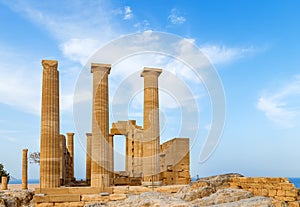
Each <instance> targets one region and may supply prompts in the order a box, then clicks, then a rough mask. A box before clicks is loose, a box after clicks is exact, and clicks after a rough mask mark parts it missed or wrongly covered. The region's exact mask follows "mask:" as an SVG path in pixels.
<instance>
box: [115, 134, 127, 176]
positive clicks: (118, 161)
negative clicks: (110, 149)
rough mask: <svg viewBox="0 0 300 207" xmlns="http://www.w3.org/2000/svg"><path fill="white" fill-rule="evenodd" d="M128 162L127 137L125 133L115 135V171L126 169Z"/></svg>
mask: <svg viewBox="0 0 300 207" xmlns="http://www.w3.org/2000/svg"><path fill="white" fill-rule="evenodd" d="M125 162H126V137H125V136H123V135H115V136H114V171H115V172H116V171H119V172H120V171H125V170H126V167H125Z"/></svg>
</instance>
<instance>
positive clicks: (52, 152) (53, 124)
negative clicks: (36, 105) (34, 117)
mask: <svg viewBox="0 0 300 207" xmlns="http://www.w3.org/2000/svg"><path fill="white" fill-rule="evenodd" d="M42 65H43V68H44V69H43V83H42V84H43V86H42V114H41V146H40V148H41V149H40V151H41V152H40V154H41V155H40V186H41V188H57V187H59V186H60V179H59V177H60V171H59V168H60V160H59V74H58V70H57V65H58V63H57V61H54V60H43V61H42Z"/></svg>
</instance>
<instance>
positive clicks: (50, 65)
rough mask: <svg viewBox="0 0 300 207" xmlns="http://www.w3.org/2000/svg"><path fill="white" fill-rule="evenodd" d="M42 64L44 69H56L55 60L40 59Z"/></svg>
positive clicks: (56, 63)
mask: <svg viewBox="0 0 300 207" xmlns="http://www.w3.org/2000/svg"><path fill="white" fill-rule="evenodd" d="M42 65H43V68H44V69H45V70H57V66H58V61H57V60H42Z"/></svg>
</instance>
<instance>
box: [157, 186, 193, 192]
mask: <svg viewBox="0 0 300 207" xmlns="http://www.w3.org/2000/svg"><path fill="white" fill-rule="evenodd" d="M185 186H187V185H169V186H161V187H158V188H156V189H155V191H157V192H160V193H177V192H178V191H179V190H180V189H182V188H183V187H185Z"/></svg>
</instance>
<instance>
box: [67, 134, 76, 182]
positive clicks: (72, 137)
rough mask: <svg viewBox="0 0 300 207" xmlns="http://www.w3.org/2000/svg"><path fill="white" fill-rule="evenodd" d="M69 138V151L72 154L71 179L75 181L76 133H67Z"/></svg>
mask: <svg viewBox="0 0 300 207" xmlns="http://www.w3.org/2000/svg"><path fill="white" fill-rule="evenodd" d="M67 137H68V143H67V144H68V151H69V153H70V157H71V167H72V169H71V179H72V180H75V176H74V167H75V166H74V133H71V132H69V133H67Z"/></svg>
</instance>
